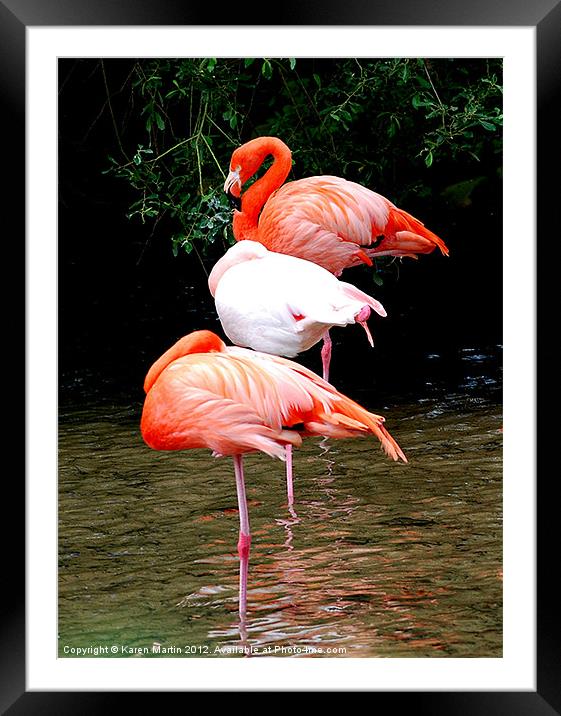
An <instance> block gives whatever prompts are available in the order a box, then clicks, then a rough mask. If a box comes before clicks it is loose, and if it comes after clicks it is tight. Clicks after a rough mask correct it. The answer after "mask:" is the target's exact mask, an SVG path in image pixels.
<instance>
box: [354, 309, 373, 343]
mask: <svg viewBox="0 0 561 716" xmlns="http://www.w3.org/2000/svg"><path fill="white" fill-rule="evenodd" d="M370 313H371V311H370V306H363V307H362V308H361V309H360V311H359V312H358V313H357V314H356V316H355V322H356V323H359V324H360V325H361V326H362V327H363V328H364V330H365V331H366V337H367V338H368V342H369V343H370V345H371V346H372V347H374V341H373V340H372V334H371V333H370V329H369V328H368V324H367V323H366V321H367V320H368V319H369V318H370Z"/></svg>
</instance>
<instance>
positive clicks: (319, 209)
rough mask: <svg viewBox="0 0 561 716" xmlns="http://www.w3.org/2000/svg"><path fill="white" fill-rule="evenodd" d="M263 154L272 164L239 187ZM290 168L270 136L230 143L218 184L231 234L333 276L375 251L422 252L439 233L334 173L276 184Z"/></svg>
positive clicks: (430, 247)
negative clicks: (229, 204) (226, 201)
mask: <svg viewBox="0 0 561 716" xmlns="http://www.w3.org/2000/svg"><path fill="white" fill-rule="evenodd" d="M268 156H272V157H273V163H272V164H271V166H270V167H269V169H268V170H267V171H266V172H265V174H264V175H263V176H262V177H261V178H259V179H257V180H256V181H255V182H254V183H253V184H252V185H251V186H250V187H249V188H248V189H247V190H246V191H244V192H243V194H242V187H243V185H244V184H245V183H246V182H247V181H248V179H250V178H251V177H253V176H254V174H255V173H256V172H257V171H258V170H259V168H260V167H261V165H262V164H263V162H264V161H265V159H266V158H267V157H268ZM291 168H292V156H291V151H290V149H289V148H288V147H287V146H286V144H285V143H284V142H282V141H281V140H280V139H278V138H277V137H257V138H256V139H252V140H251V141H249V142H247V143H246V144H243V145H242V146H241V147H238V148H237V149H235V150H234V152H233V154H232V157H231V159H230V172H229V174H228V176H227V178H226V181H225V183H224V191H225V192H226V193H227V194H228V196H229V197H230V199H231V200H232V201H233V203H234V204H235V205H236V210H235V211H234V221H233V231H234V237H235V238H236V240H237V241H241V240H243V239H249V240H251V241H259V242H260V243H262V244H263V245H264V246H266V247H267V248H268V249H269V250H270V251H276V252H278V253H281V254H290V255H291V256H297V257H299V258H302V259H307V260H308V261H312V262H313V263H316V264H319V265H320V266H323V267H324V268H326V269H327V270H328V271H331V273H334V274H336V275H340V274H341V272H342V271H343V270H344V269H346V268H349V267H351V266H357V265H358V264H361V263H366V264H368V265H372V257H375V256H409V257H412V258H416V257H417V254H429V253H431V252H432V251H434V249H435V248H436V247H437V246H438V248H439V249H440V251H441V252H442V253H443V254H444V255H446V256H447V255H448V248H447V247H446V244H445V243H444V241H442V239H440V238H439V237H438V236H437V235H436V234H434V233H433V232H432V231H429V229H427V228H426V227H425V226H424V224H422V223H421V222H420V221H419V220H418V219H416V218H415V217H414V216H411V214H408V213H407V212H406V211H403V209H398V208H397V206H395V205H394V204H392V202H391V201H389V199H386V198H385V197H384V196H382V195H381V194H376V193H375V192H373V191H371V190H370V189H367V188H366V187H363V186H361V185H360V184H356V183H355V182H351V181H347V180H346V179H341V178H340V177H336V176H313V177H308V178H306V179H298V180H297V181H292V182H288V183H287V184H284V185H283V182H284V181H285V179H286V178H287V176H288V174H289V172H290V170H291Z"/></svg>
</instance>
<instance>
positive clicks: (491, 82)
mask: <svg viewBox="0 0 561 716" xmlns="http://www.w3.org/2000/svg"><path fill="white" fill-rule="evenodd" d="M105 67H106V68H109V62H108V61H105ZM501 71H502V70H501V61H500V60H499V59H493V60H486V59H458V60H456V59H430V60H429V59H426V60H425V59H409V58H389V59H371V60H369V59H362V58H361V59H353V58H351V59H298V58H286V59H282V58H280V59H279V58H242V59H223V58H203V59H178V60H172V59H146V60H138V61H136V62H135V63H134V66H133V67H132V71H131V73H130V75H129V80H128V82H127V83H126V85H125V86H124V87H123V92H127V93H128V94H129V103H130V107H131V108H132V110H131V117H132V120H131V121H129V123H128V125H127V129H126V131H125V132H124V133H122V134H121V135H118V136H117V137H116V139H117V143H116V144H117V147H118V150H119V152H120V154H121V158H120V159H119V160H117V159H115V156H114V155H115V154H116V151H114V152H113V156H111V157H109V168H108V169H107V172H108V173H110V174H112V175H114V176H117V177H120V178H122V179H123V180H125V181H126V182H128V185H129V186H130V187H131V189H132V191H133V192H134V194H135V196H136V198H135V199H134V200H133V202H132V204H131V206H130V208H129V212H128V216H129V217H130V218H131V219H138V220H140V221H141V222H143V223H148V222H151V223H152V224H153V226H154V227H156V226H157V225H158V223H159V222H160V221H161V220H162V219H164V218H166V221H165V222H164V224H165V226H166V233H167V234H168V236H170V237H171V247H172V250H173V252H174V253H175V254H176V255H177V253H178V252H179V251H180V250H181V251H186V252H191V251H192V250H193V249H195V250H196V251H197V253H199V250H200V253H201V254H202V255H204V254H205V252H206V249H207V247H208V246H209V245H210V244H212V243H213V242H215V241H216V240H217V239H220V240H221V241H223V242H224V245H225V246H226V245H228V244H229V243H232V242H233V237H232V233H231V218H232V215H231V209H230V208H229V206H228V204H227V200H226V197H225V195H224V193H223V191H222V186H223V182H224V179H225V174H226V173H227V171H228V164H229V159H230V155H231V153H232V151H233V149H234V148H235V147H237V146H239V145H240V144H242V143H243V142H245V141H247V140H248V139H250V138H252V137H254V136H258V135H264V134H272V135H276V136H278V137H280V138H282V139H283V140H284V141H285V142H286V143H287V144H288V145H289V146H290V148H291V149H292V151H293V158H294V170H293V177H292V178H300V177H305V176H310V175H314V174H337V175H339V176H344V177H346V178H348V179H351V180H354V181H358V182H360V183H361V184H363V185H365V186H368V187H369V188H372V189H374V190H376V191H380V192H381V193H385V194H386V195H387V196H388V197H389V198H391V199H392V200H393V201H396V202H399V201H401V200H402V199H403V198H404V197H406V196H408V195H410V194H412V193H413V194H417V195H423V193H425V194H426V192H427V188H426V185H427V184H430V181H431V178H432V177H434V176H435V175H434V172H435V171H436V172H439V171H440V172H441V175H442V176H447V174H448V172H449V171H450V167H452V166H453V167H464V170H465V171H464V177H467V178H469V175H470V170H469V167H470V165H473V164H474V163H476V162H480V161H481V160H485V161H486V162H487V163H488V164H489V166H490V167H491V168H492V170H495V169H498V167H499V166H500V161H501V126H502V90H501V83H500V78H501ZM480 171H481V170H480V169H479V172H480ZM429 173H430V176H429ZM464 177H459V179H461V178H464ZM378 279H379V277H378ZM378 279H377V280H378Z"/></svg>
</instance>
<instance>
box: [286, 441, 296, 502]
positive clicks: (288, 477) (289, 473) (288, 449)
mask: <svg viewBox="0 0 561 716" xmlns="http://www.w3.org/2000/svg"><path fill="white" fill-rule="evenodd" d="M285 451H286V493H287V496H288V506H289V507H292V505H293V504H294V487H293V485H292V445H287V446H286V448H285Z"/></svg>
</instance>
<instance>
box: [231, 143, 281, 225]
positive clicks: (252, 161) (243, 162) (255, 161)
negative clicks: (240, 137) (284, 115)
mask: <svg viewBox="0 0 561 716" xmlns="http://www.w3.org/2000/svg"><path fill="white" fill-rule="evenodd" d="M280 152H282V153H284V154H285V155H287V156H288V161H289V162H290V156H291V154H290V149H289V148H288V147H287V146H286V144H285V143H284V142H283V141H281V140H280V139H278V138H277V137H256V138H255V139H251V140H250V141H249V142H246V143H245V144H242V146H241V147H237V149H234V151H233V153H232V156H231V158H230V173H229V174H228V176H227V177H226V181H225V182H224V191H225V192H226V194H227V195H228V199H229V200H230V202H231V204H232V205H233V206H234V207H235V208H236V209H238V211H239V210H241V193H242V187H243V185H244V184H245V183H246V182H247V181H248V179H251V177H252V176H253V175H254V174H256V173H257V171H258V170H259V168H260V167H261V165H262V164H263V162H264V161H265V159H266V158H267V157H268V156H269V155H270V154H272V155H273V156H276V155H277V154H278V153H280ZM289 166H290V165H289ZM287 173H288V172H287Z"/></svg>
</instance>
